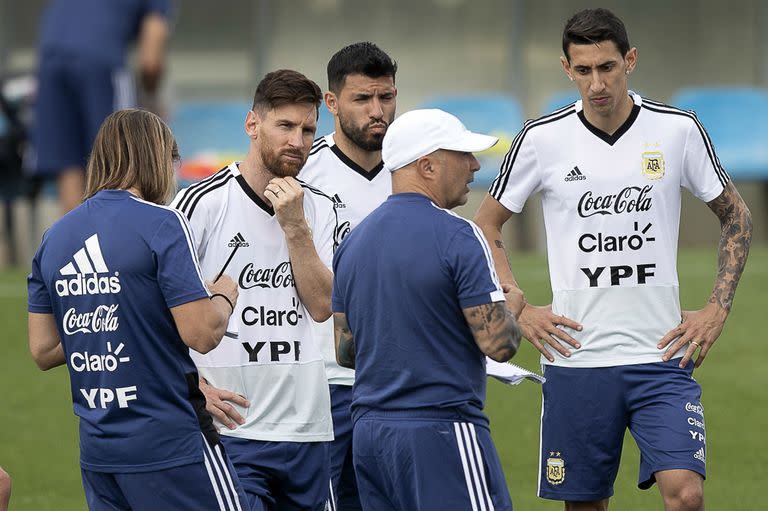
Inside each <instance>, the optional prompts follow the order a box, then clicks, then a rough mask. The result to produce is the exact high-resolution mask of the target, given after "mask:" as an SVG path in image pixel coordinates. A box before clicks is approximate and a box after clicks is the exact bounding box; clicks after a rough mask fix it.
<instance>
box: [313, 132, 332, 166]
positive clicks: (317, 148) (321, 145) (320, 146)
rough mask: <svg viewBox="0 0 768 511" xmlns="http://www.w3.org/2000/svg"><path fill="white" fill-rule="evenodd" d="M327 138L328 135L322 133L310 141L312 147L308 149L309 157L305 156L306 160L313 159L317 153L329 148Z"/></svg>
mask: <svg viewBox="0 0 768 511" xmlns="http://www.w3.org/2000/svg"><path fill="white" fill-rule="evenodd" d="M328 138H329V137H328V135H324V136H322V137H320V138H318V139H315V141H314V142H312V147H310V149H309V158H307V162H309V161H311V160H314V159H315V158H317V156H318V155H320V154H322V153H323V152H325V151H326V150H328V149H330V148H331V144H330V143H328Z"/></svg>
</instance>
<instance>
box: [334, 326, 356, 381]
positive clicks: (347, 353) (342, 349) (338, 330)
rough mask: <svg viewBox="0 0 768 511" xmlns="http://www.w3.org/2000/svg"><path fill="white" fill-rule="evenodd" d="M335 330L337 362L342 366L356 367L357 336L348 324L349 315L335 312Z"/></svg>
mask: <svg viewBox="0 0 768 511" xmlns="http://www.w3.org/2000/svg"><path fill="white" fill-rule="evenodd" d="M333 330H334V336H335V338H336V362H338V363H339V365H340V366H342V367H348V368H350V369H354V368H355V338H354V337H352V331H351V330H350V329H349V324H347V316H346V315H345V314H342V313H340V312H334V313H333Z"/></svg>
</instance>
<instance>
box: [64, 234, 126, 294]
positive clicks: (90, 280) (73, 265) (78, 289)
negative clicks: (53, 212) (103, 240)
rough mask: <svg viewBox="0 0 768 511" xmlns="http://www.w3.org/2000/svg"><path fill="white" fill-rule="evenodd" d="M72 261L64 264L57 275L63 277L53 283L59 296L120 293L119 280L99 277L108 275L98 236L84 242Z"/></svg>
mask: <svg viewBox="0 0 768 511" xmlns="http://www.w3.org/2000/svg"><path fill="white" fill-rule="evenodd" d="M72 258H73V259H74V261H71V262H69V263H67V264H65V265H64V266H63V267H62V268H61V269H60V270H59V273H60V274H61V275H62V276H64V277H70V278H63V279H59V280H57V281H56V283H55V287H56V294H57V295H59V296H82V295H104V294H114V293H119V292H120V279H119V278H118V277H117V275H118V274H117V272H115V274H114V276H112V277H109V276H106V275H104V276H99V274H103V273H109V268H107V263H106V262H104V256H102V255H101V247H100V246H99V235H98V234H94V235H93V236H91V237H90V238H88V239H87V240H85V246H84V247H83V248H81V249H80V250H78V251H77V252H75V255H73V256H72Z"/></svg>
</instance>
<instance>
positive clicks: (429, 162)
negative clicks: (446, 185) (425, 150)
mask: <svg viewBox="0 0 768 511" xmlns="http://www.w3.org/2000/svg"><path fill="white" fill-rule="evenodd" d="M434 154H435V153H432V154H428V155H427V156H422V157H421V158H419V159H418V160H416V172H418V173H419V175H420V176H421V177H422V179H424V180H426V181H432V180H434V179H435V176H436V173H437V166H436V165H435V163H436V160H435V158H434Z"/></svg>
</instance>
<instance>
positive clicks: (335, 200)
mask: <svg viewBox="0 0 768 511" xmlns="http://www.w3.org/2000/svg"><path fill="white" fill-rule="evenodd" d="M331 200H332V201H333V207H334V208H336V209H344V208H346V207H347V205H346V204H344V203H343V202H342V201H341V197H339V194H338V193H337V194H336V195H334V196H333V197H331Z"/></svg>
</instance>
